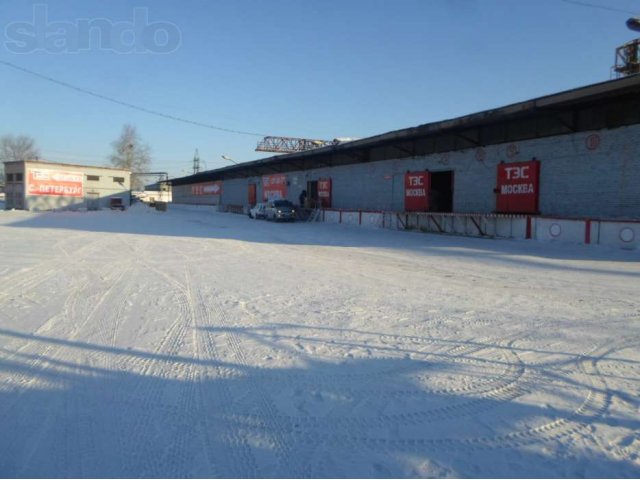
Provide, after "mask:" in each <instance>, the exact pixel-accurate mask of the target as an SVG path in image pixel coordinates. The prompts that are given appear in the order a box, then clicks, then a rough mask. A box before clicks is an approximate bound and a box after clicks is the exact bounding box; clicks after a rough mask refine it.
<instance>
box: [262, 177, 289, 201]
mask: <svg viewBox="0 0 640 480" xmlns="http://www.w3.org/2000/svg"><path fill="white" fill-rule="evenodd" d="M262 197H263V199H264V200H276V199H278V198H287V176H286V175H285V174H283V173H279V174H276V175H265V176H264V177H262Z"/></svg>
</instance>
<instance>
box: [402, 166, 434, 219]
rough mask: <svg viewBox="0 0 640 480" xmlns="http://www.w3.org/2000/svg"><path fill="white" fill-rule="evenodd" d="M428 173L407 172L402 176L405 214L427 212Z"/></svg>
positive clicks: (429, 186)
mask: <svg viewBox="0 0 640 480" xmlns="http://www.w3.org/2000/svg"><path fill="white" fill-rule="evenodd" d="M430 180H431V179H430V176H429V172H407V173H405V175H404V209H405V211H407V212H426V211H427V210H429V190H430V188H431V181H430Z"/></svg>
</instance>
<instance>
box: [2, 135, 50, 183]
mask: <svg viewBox="0 0 640 480" xmlns="http://www.w3.org/2000/svg"><path fill="white" fill-rule="evenodd" d="M39 155H40V150H38V148H37V147H36V141H35V140H34V139H33V138H31V137H29V136H27V135H3V136H2V138H0V180H3V181H4V163H2V162H19V161H24V160H33V159H36V158H38V156H39Z"/></svg>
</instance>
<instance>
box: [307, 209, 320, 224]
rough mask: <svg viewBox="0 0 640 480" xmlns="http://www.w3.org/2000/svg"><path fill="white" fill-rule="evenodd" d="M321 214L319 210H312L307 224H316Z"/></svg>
mask: <svg viewBox="0 0 640 480" xmlns="http://www.w3.org/2000/svg"><path fill="white" fill-rule="evenodd" d="M321 212H322V210H321V209H320V208H314V209H313V210H311V214H310V215H309V218H307V222H317V221H318V220H320V213H321Z"/></svg>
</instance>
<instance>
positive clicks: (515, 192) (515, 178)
mask: <svg viewBox="0 0 640 480" xmlns="http://www.w3.org/2000/svg"><path fill="white" fill-rule="evenodd" d="M539 187H540V162H539V161H538V160H531V161H529V162H516V163H501V164H499V165H498V187H497V189H496V194H497V195H496V211H498V212H500V213H537V212H538V196H539Z"/></svg>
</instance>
